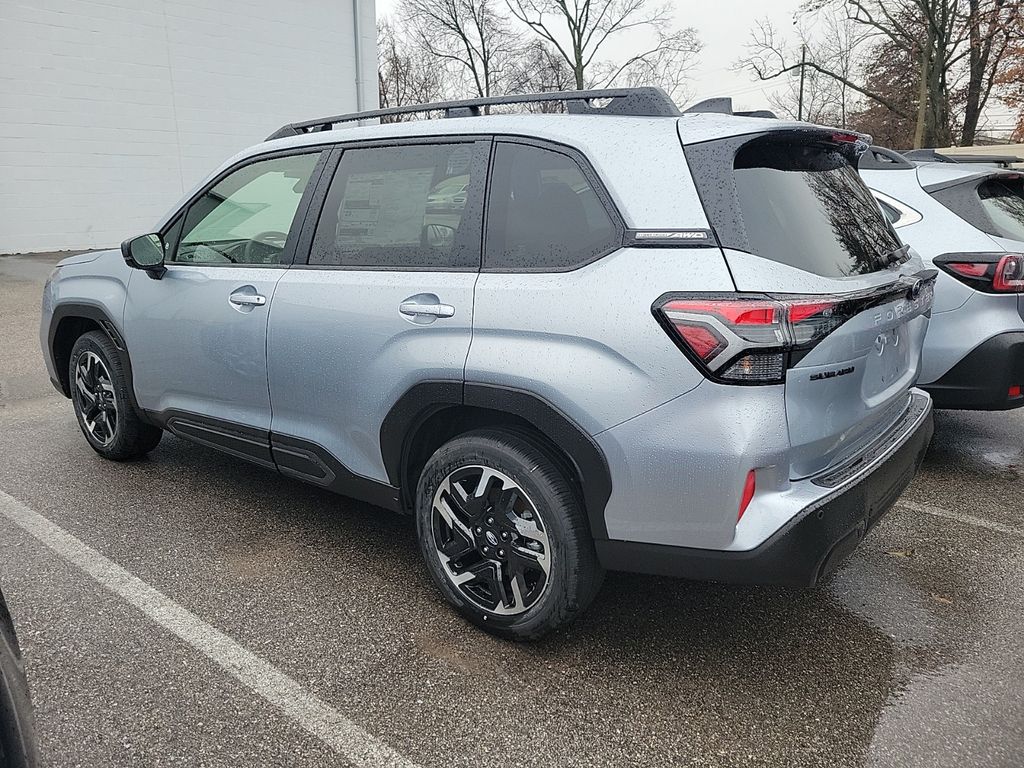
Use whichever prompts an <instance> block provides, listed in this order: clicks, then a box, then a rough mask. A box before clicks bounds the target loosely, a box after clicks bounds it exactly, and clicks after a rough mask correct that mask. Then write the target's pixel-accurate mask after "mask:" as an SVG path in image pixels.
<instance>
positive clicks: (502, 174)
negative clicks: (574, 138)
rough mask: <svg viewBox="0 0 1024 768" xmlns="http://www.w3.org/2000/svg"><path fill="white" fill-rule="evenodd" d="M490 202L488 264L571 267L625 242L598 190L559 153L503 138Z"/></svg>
mask: <svg viewBox="0 0 1024 768" xmlns="http://www.w3.org/2000/svg"><path fill="white" fill-rule="evenodd" d="M488 205H489V213H488V219H487V241H486V249H485V256H484V267H485V268H487V269H498V270H545V269H548V270H562V269H573V268H575V267H578V266H581V265H582V264H585V263H587V262H588V261H592V260H593V259H595V258H597V257H599V256H601V255H602V254H604V253H608V252H609V251H610V250H612V249H613V248H614V247H615V246H616V245H619V244H620V243H621V237H619V230H618V228H617V227H616V225H615V223H614V222H613V221H612V219H611V217H610V216H609V215H608V211H607V210H605V207H604V204H603V203H602V202H601V199H600V198H599V197H598V194H597V191H596V190H595V189H594V187H593V185H592V184H591V183H590V181H589V180H588V179H587V177H586V175H584V173H583V171H582V170H581V169H580V167H579V165H578V164H577V163H576V161H575V160H573V159H572V158H571V157H569V156H567V155H564V154H562V153H561V152H553V151H551V150H548V149H542V148H541V147H536V146H532V145H528V144H513V143H507V142H501V143H499V144H498V145H497V148H496V150H495V154H494V170H493V172H492V175H491V192H490V202H489V204H488Z"/></svg>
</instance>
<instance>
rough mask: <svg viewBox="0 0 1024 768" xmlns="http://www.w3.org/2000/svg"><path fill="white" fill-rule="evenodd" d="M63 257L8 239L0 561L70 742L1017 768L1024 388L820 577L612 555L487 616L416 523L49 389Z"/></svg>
mask: <svg viewBox="0 0 1024 768" xmlns="http://www.w3.org/2000/svg"><path fill="white" fill-rule="evenodd" d="M55 260H56V258H54V257H0V328H2V329H3V334H2V340H3V344H2V346H0V585H2V586H3V589H4V592H5V594H6V596H7V600H8V603H9V605H10V608H11V611H12V614H13V615H14V618H15V622H16V624H17V628H18V632H19V637H20V640H21V643H22V647H23V650H24V653H25V658H26V665H27V669H28V674H29V680H30V684H31V686H32V691H33V695H34V699H35V705H36V716H37V720H38V732H39V733H38V735H39V740H40V744H41V750H42V753H43V756H44V759H45V763H46V764H47V765H52V766H157V765H189V766H264V765H280V766H335V765H345V764H348V763H355V764H363V765H385V764H391V765H405V766H423V767H424V768H426V767H427V766H438V767H441V766H443V767H444V768H460V767H461V766H502V767H503V768H510V767H512V766H540V765H543V766H583V765H602V766H603V765H608V766H633V765H643V766H691V765H693V766H734V765H735V766H928V767H929V768H934V767H936V766H968V765H970V766H1019V765H1022V764H1024V693H1022V691H1024V618H1022V617H1024V501H1022V494H1021V487H1022V481H1024V413H1020V412H1018V413H1010V414H970V413H939V414H938V416H937V419H936V433H935V439H934V442H933V444H932V447H931V450H930V453H929V455H928V458H927V460H926V464H925V467H924V470H923V471H922V472H921V474H920V475H919V476H918V478H917V479H916V480H915V482H914V484H913V485H912V486H911V488H910V489H909V490H908V492H907V493H906V494H905V495H904V497H903V499H902V500H901V502H900V504H899V505H898V506H897V507H896V508H895V509H894V510H893V511H892V512H891V513H890V514H889V515H888V517H886V518H885V519H884V520H883V521H882V523H881V524H880V525H879V526H878V527H877V528H876V529H875V530H874V531H873V532H872V533H871V534H870V535H869V537H868V539H867V541H866V542H865V544H864V545H863V546H862V547H861V549H860V550H858V552H856V553H855V555H854V556H853V557H852V558H851V560H850V561H849V562H848V564H847V565H846V566H845V567H844V568H843V569H842V570H841V571H840V572H839V573H838V574H837V575H836V576H835V577H834V578H833V579H832V580H831V581H829V582H828V583H827V584H825V585H823V586H821V587H819V588H817V589H814V590H787V589H779V588H751V587H742V588H741V587H728V586H721V585H709V584H699V583H690V582H683V581H673V580H668V579H656V578H648V577H639V576H629V575H620V574H610V575H609V576H608V578H607V580H606V582H605V587H604V589H603V591H602V592H601V594H600V595H599V597H598V599H597V601H596V602H595V604H594V606H593V607H592V609H591V610H590V611H589V613H588V614H587V615H586V616H585V618H584V619H583V620H582V621H580V622H578V623H577V624H575V625H574V626H572V627H570V628H569V629H568V630H565V631H562V632H560V633H558V634H556V635H554V636H552V637H549V638H548V639H546V640H544V641H542V642H540V643H537V644H533V645H514V644H509V643H506V642H502V641H498V640H495V639H493V638H491V637H489V636H487V635H484V634H481V633H480V632H478V631H476V630H474V629H472V628H471V627H470V626H468V625H467V624H465V623H464V622H463V621H462V620H460V619H459V618H457V617H456V616H455V615H454V614H453V613H451V612H450V611H449V610H448V609H447V607H446V606H445V604H443V603H442V601H441V599H440V597H439V596H438V595H437V593H436V592H435V590H434V588H433V586H432V585H431V584H430V582H429V580H428V577H427V574H426V572H425V570H424V568H423V567H422V566H421V563H420V559H419V556H418V552H417V548H416V544H415V536H414V529H413V526H412V524H411V523H410V521H408V520H405V519H402V518H399V517H396V516H394V515H391V514H389V513H386V512H383V511H380V510H376V509H374V508H372V507H369V506H367V505H364V504H359V503H356V502H352V501H349V500H347V499H345V498H342V497H337V496H332V495H328V494H325V493H324V492H323V491H320V490H318V489H315V488H311V487H308V486H304V485H302V484H300V483H298V482H295V481H292V480H289V479H286V478H283V477H279V476H276V475H274V474H272V473H270V472H267V471H265V470H262V469H260V468H258V467H255V466H251V465H248V464H246V463H244V462H241V461H239V460H236V459H233V458H230V457H227V456H223V455H220V454H218V453H215V452H213V451H212V450H209V449H206V448H203V447H200V446H196V445H192V444H189V443H186V442H183V441H181V440H178V439H177V438H174V437H171V436H165V437H164V439H163V442H162V443H161V444H160V446H159V448H157V450H156V451H154V452H153V453H152V454H151V456H150V458H149V459H148V460H146V461H143V462H139V463H133V464H114V463H110V462H105V461H103V460H101V459H100V458H98V457H97V456H96V455H95V454H94V453H93V452H92V451H91V450H90V449H89V447H88V446H87V444H86V442H85V441H84V439H82V437H81V435H80V433H79V431H78V427H77V424H76V423H75V419H74V415H73V413H72V410H71V406H70V403H69V402H68V401H67V400H65V399H64V398H62V397H61V396H59V395H58V394H57V393H56V392H55V391H54V390H53V389H52V387H51V386H50V383H49V381H48V380H47V377H46V374H45V372H44V368H43V363H42V358H41V356H40V352H39V342H38V318H39V297H40V291H41V288H42V284H43V281H44V280H45V278H46V275H47V273H48V272H49V270H50V269H51V267H52V264H53V263H54V261H55Z"/></svg>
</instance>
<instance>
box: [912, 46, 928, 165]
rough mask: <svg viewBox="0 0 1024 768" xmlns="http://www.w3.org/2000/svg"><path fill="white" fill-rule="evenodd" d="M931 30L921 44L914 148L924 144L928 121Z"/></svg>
mask: <svg viewBox="0 0 1024 768" xmlns="http://www.w3.org/2000/svg"><path fill="white" fill-rule="evenodd" d="M931 56H932V32H931V30H929V31H928V35H927V38H926V40H925V43H924V45H922V46H921V69H920V72H919V77H920V81H919V82H918V86H917V125H916V126H915V127H914V149H920V148H921V147H923V146H924V140H925V133H926V129H927V122H928V80H929V77H930V75H931V66H930V65H931Z"/></svg>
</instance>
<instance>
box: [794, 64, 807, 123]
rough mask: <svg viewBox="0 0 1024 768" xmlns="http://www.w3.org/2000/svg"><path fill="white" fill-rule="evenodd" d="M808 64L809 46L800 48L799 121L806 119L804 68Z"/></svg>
mask: <svg viewBox="0 0 1024 768" xmlns="http://www.w3.org/2000/svg"><path fill="white" fill-rule="evenodd" d="M806 64H807V46H806V45H801V46H800V106H799V107H797V116H796V119H797V120H803V119H804V68H805V65H806Z"/></svg>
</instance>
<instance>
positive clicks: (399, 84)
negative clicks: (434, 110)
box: [377, 19, 448, 122]
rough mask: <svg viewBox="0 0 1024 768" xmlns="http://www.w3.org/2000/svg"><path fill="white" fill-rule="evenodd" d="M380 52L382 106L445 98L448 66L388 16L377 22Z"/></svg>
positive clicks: (378, 72) (379, 80)
mask: <svg viewBox="0 0 1024 768" xmlns="http://www.w3.org/2000/svg"><path fill="white" fill-rule="evenodd" d="M377 52H378V67H377V84H378V89H379V91H380V106H381V108H384V109H386V108H388V107H403V106H406V105H408V104H424V103H428V102H432V101H441V100H442V99H443V98H444V97H445V95H446V93H445V91H446V87H447V84H446V80H447V74H448V73H447V71H446V70H445V68H444V67H439V66H437V62H436V61H435V60H433V59H432V58H431V57H430V56H429V55H428V54H426V53H425V52H424V51H423V50H422V49H420V48H419V47H418V46H416V45H414V44H412V43H411V42H410V41H409V40H408V39H407V38H406V37H405V36H404V35H403V34H402V33H401V31H400V30H397V29H396V28H395V26H394V25H393V24H392V23H391V22H390V21H388V20H387V19H382V20H381V21H380V22H379V23H378V24H377ZM403 117H404V116H401V115H399V116H396V117H392V118H389V119H386V120H385V122H388V121H391V122H397V121H399V120H402V119H403ZM405 119H411V117H407V118H405Z"/></svg>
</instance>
